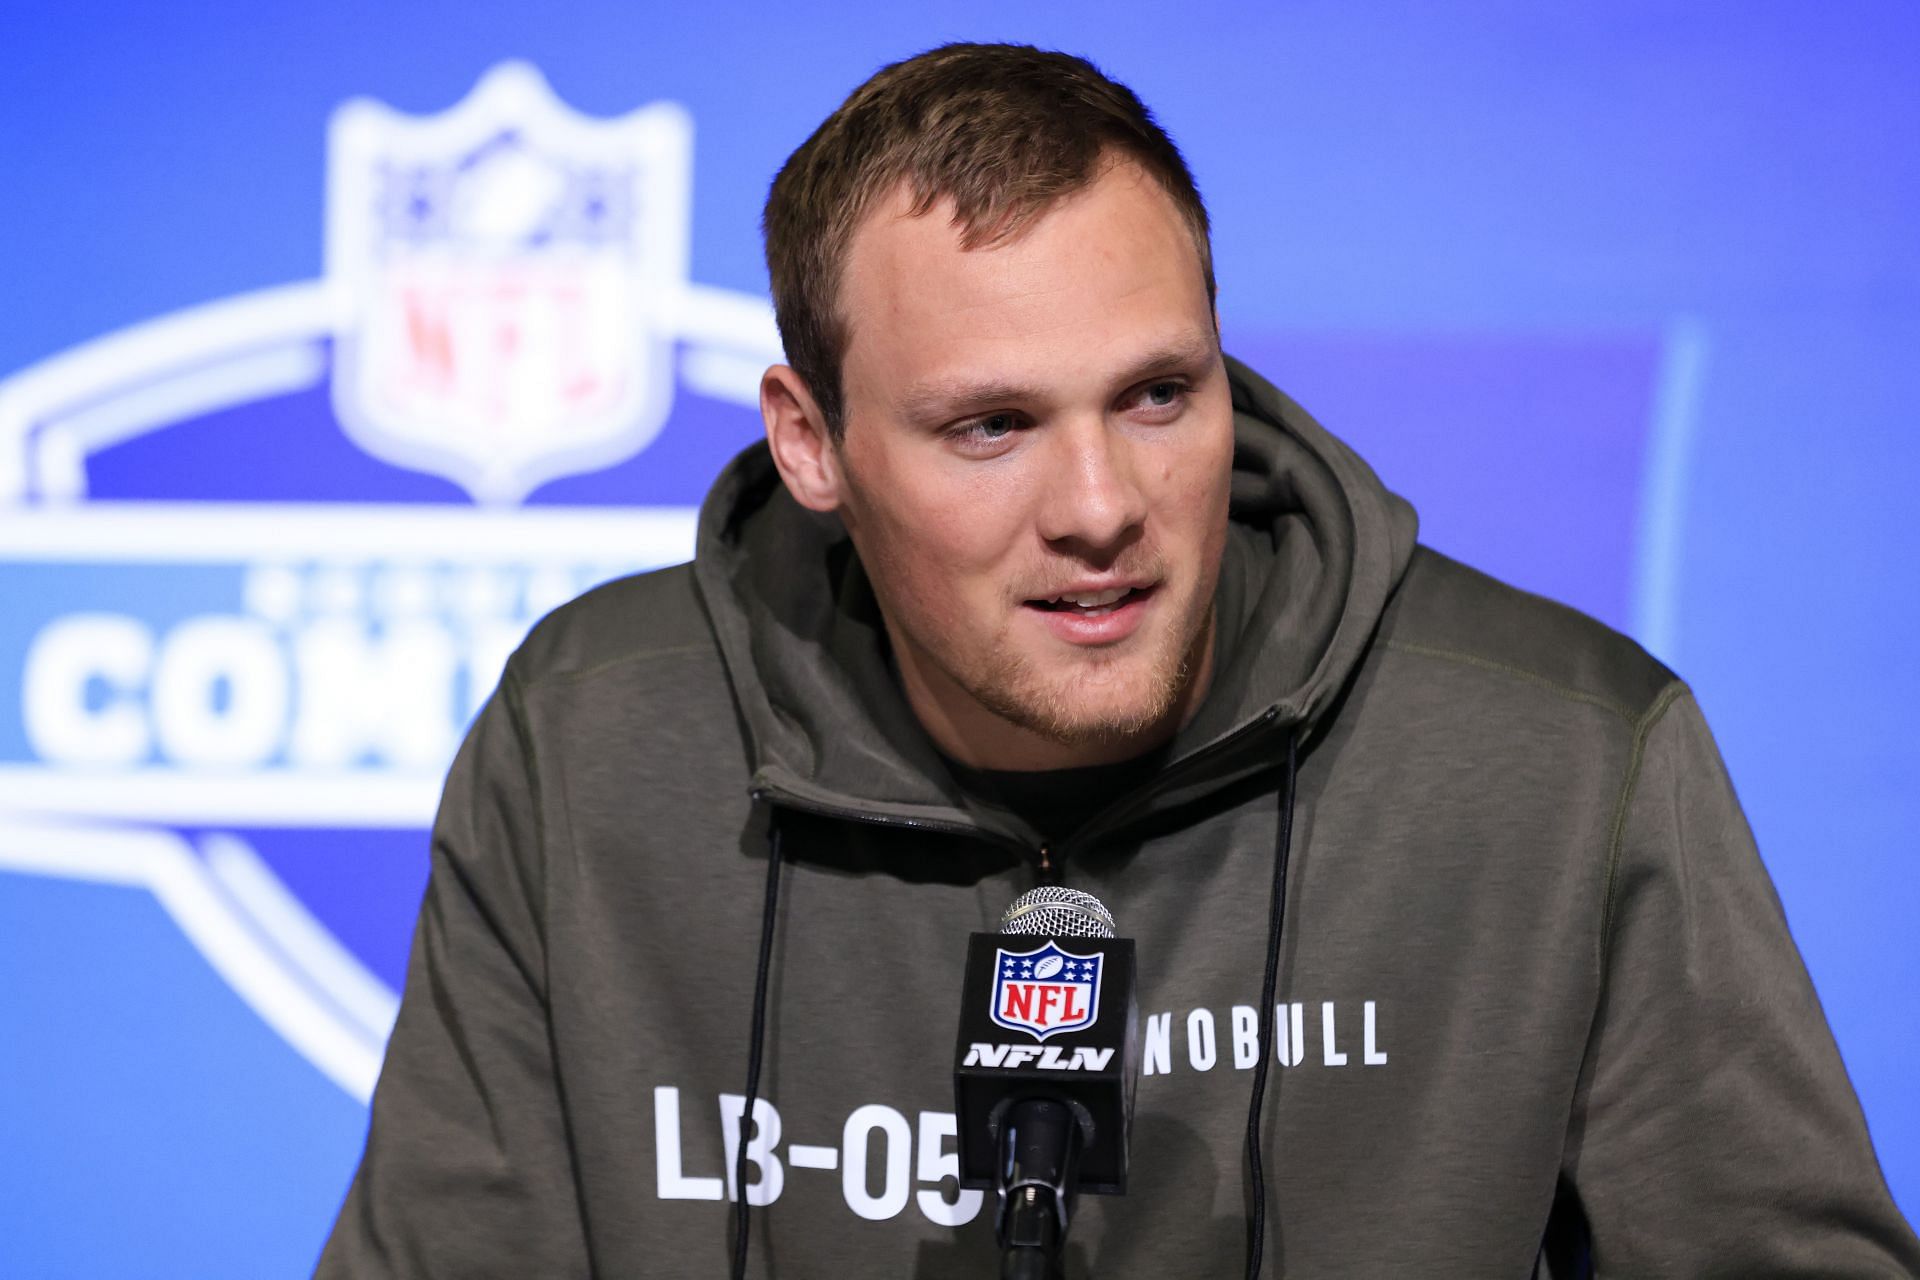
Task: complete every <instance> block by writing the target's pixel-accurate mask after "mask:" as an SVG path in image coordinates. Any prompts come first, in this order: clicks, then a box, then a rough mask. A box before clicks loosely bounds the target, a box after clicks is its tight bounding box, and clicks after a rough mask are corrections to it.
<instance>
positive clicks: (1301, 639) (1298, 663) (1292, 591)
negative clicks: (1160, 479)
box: [694, 358, 1417, 843]
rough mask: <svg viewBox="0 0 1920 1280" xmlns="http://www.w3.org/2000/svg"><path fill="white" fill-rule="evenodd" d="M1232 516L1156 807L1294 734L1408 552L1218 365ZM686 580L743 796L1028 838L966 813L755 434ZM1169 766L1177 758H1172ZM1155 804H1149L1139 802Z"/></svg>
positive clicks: (1331, 454)
mask: <svg viewBox="0 0 1920 1280" xmlns="http://www.w3.org/2000/svg"><path fill="white" fill-rule="evenodd" d="M1227 369H1228V375H1229V378H1230V381H1231V383H1232V387H1233V407H1234V458H1233V471H1234V474H1233V488H1232V507H1231V520H1232V527H1231V529H1230V536H1229V537H1228V539H1227V544H1226V551H1225V555H1224V559H1223V562H1222V565H1221V576H1220V586H1219V588H1218V592H1217V595H1216V601H1215V603H1216V627H1217V631H1216V636H1215V645H1216V650H1215V664H1214V676H1213V681H1212V684H1211V685H1210V687H1209V689H1208V693H1207V696H1206V698H1205V699H1204V701H1203V702H1202V704H1201V707H1200V710H1199V711H1198V713H1197V714H1196V715H1195V717H1194V719H1193V720H1192V721H1191V722H1190V723H1189V724H1188V725H1187V726H1186V727H1185V728H1183V729H1182V730H1181V731H1180V733H1179V734H1178V735H1177V736H1176V737H1175V739H1174V742H1173V744H1172V747H1171V750H1170V752H1169V754H1168V768H1167V770H1166V771H1165V772H1164V774H1163V777H1166V778H1168V779H1170V780H1174V781H1177V783H1178V785H1177V786H1175V785H1172V783H1171V782H1170V785H1169V786H1167V787H1165V788H1163V789H1162V790H1163V791H1164V792H1165V801H1166V802H1167V803H1174V802H1177V801H1180V800H1184V799H1188V798H1191V796H1192V795H1193V794H1194V793H1196V792H1197V791H1203V790H1208V789H1211V788H1213V787H1217V786H1221V785H1225V784H1226V783H1228V782H1229V781H1232V780H1233V779H1235V778H1237V777H1239V776H1241V775H1242V774H1243V773H1245V772H1246V771H1247V767H1249V766H1245V765H1243V764H1237V763H1236V759H1237V758H1238V757H1240V756H1244V755H1245V754H1246V753H1243V752H1236V751H1232V750H1229V749H1228V748H1230V747H1231V746H1232V745H1234V744H1236V743H1240V742H1245V741H1248V740H1250V739H1253V738H1256V737H1258V736H1259V735H1258V734H1257V732H1256V731H1257V730H1258V729H1259V728H1260V727H1262V726H1273V727H1276V728H1281V727H1299V726H1311V725H1313V724H1314V722H1315V721H1317V720H1318V718H1319V717H1320V716H1321V715H1323V714H1324V713H1325V711H1326V709H1327V707H1328V705H1329V703H1331V702H1332V700H1333V699H1334V697H1335V696H1336V695H1337V694H1338V692H1339V690H1340V689H1341V687H1342V686H1344V684H1345V683H1346V681H1347V678H1348V676H1349V675H1350V674H1351V673H1352V671H1353V670H1354V668H1355V667H1356V666H1357V665H1358V663H1359V660H1360V658H1361V655H1362V654H1363V653H1364V652H1365V650H1366V647H1367V645H1368V643H1369V641H1370V639H1371V637H1372V634H1373V631H1374V627H1375V625H1376V624H1377V623H1378V621H1379V618H1380V615H1381V612H1382V610H1383V609H1384V608H1385V606H1386V602H1387V599H1388V597H1389V596H1390V595H1391V593H1392V591H1393V588H1394V586H1395V585H1396V584H1397V583H1398V581H1399V579H1400V576H1401V574H1402V573H1403V572H1404V571H1405V569H1406V566H1407V562H1408V560H1409V559H1410V558H1411V556H1412V553H1413V544H1414V537H1415V532H1416V527H1417V526H1416V521H1415V517H1414V512H1413V508H1412V507H1411V506H1410V505H1408V504H1407V503H1406V501H1405V500H1403V499H1401V498H1399V497H1398V496H1396V495H1394V494H1392V493H1390V492H1388V491H1387V489H1386V488H1385V487H1384V486H1382V485H1381V483H1380V481H1379V480H1378V478H1377V477H1376V476H1375V475H1374V474H1373V471H1372V470H1371V469H1370V468H1369V467H1368V466H1367V464H1366V463H1365V462H1363V461H1361V460H1360V458H1359V456H1358V455H1356V454H1355V453H1354V452H1353V451H1352V450H1350V449H1348V448H1347V447H1346V446H1345V445H1344V444H1342V443H1341V442H1340V441H1339V440H1337V439H1335V438H1334V437H1333V436H1332V435H1330V434H1329V433H1328V432H1327V431H1326V430H1325V429H1324V428H1322V427H1321V426H1320V425H1319V424H1318V423H1316V422H1315V421H1313V419H1312V418H1311V417H1309V416H1308V415H1307V413H1306V412H1305V411H1304V410H1302V409H1301V408H1300V407H1299V406H1298V405H1296V404H1295V403H1294V402H1293V401H1292V400H1290V399H1289V398H1287V397H1286V396H1285V395H1284V394H1282V393H1281V392H1280V391H1278V390H1277V389H1275V388H1274V387H1273V386H1272V385H1271V384H1269V383H1267V382H1266V381H1265V380H1264V379H1262V378H1261V377H1260V376H1259V375H1258V374H1255V373H1254V372H1252V371H1251V370H1250V369H1248V368H1246V366H1244V365H1242V364H1240V363H1239V362H1238V361H1236V360H1233V359H1231V358H1229V359H1228V360H1227ZM694 576H695V580H696V582H697V583H698V585H699V590H700V593H701V597H702V599H703V601H704V602H705V605H706V609H707V615H708V617H709V619H710V621H711V624H712V626H713V629H714V633H715V636H716V638H717V639H718V642H719V646H720V651H721V655H722V658H723V660H724V662H725V664H726V668H727V674H728V678H729V680H730V681H731V683H732V686H733V691H734V697H735V700H736V704H737V706H738V709H739V713H740V716H741V718H742V720H743V721H744V723H745V726H746V729H747V734H748V740H749V744H750V749H751V751H752V763H753V770H754V772H753V785H754V787H755V789H756V790H757V791H759V792H762V793H766V794H769V795H770V796H771V797H772V798H774V799H777V800H782V801H785V802H787V803H791V804H799V805H801V806H803V807H808V808H812V809H815V810H819V811H823V812H829V813H843V814H845V815H846V816H849V817H864V818H869V819H878V820H891V821H896V822H904V823H917V824H923V825H929V826H942V827H956V828H965V829H969V830H979V829H982V828H983V827H984V828H985V829H988V830H991V831H993V832H994V833H995V834H998V835H1001V836H1004V837H1006V838H1009V839H1013V840H1016V841H1020V842H1022V843H1025V842H1027V841H1028V839H1029V837H1030V833H1026V832H1024V831H1022V830H1019V829H1017V828H1018V824H1015V826H1014V827H1009V826H1008V825H1007V824H1006V823H1005V822H1003V821H1000V820H998V819H999V818H1001V817H1002V816H1003V815H982V814H976V813H972V812H969V811H968V808H967V803H966V800H965V798H964V797H963V795H962V793H961V791H960V788H959V787H958V785H957V784H956V783H955V781H954V779H953V778H952V776H951V775H950V773H949V771H948V769H947V767H946V764H945V762H944V761H943V760H942V758H941V757H940V755H939V753H938V752H937V751H936V750H935V749H934V747H933V744H932V742H931V741H930V740H929V739H928V737H927V736H926V734H925V733H924V732H923V731H922V730H921V728H920V725H919V722H918V721H917V720H916V719H915V717H914V715H913V713H912V710H911V709H910V708H909V707H908V705H907V702H906V698H905V695H904V694H903V693H902V692H901V691H900V689H899V686H898V685H897V683H896V682H895V679H894V676H893V674H892V671H891V667H890V663H889V661H888V658H887V645H886V634H885V628H884V626H883V624H882V621H881V618H880V613H879V609H878V606H877V604H876V603H875V601H874V598H873V592H872V589H871V587H870V586H869V584H868V582H867V578H866V574H865V572H864V571H863V570H862V568H861V565H860V562H859V558H858V557H857V556H856V555H855V554H854V552H853V546H852V543H851V542H850V541H849V540H848V538H847V537H846V534H845V533H844V531H843V530H842V529H841V527H840V524H839V521H838V520H837V519H835V518H833V517H830V516H824V517H823V516H820V515H817V514H815V513H812V512H809V511H807V510H805V509H804V508H802V507H801V506H800V505H799V504H798V503H796V502H794V501H793V500H792V498H791V497H789V496H788V494H787V492H786V489H785V488H784V486H783V485H782V484H781V483H780V479H779V475H778V473H777V471H776V470H775V469H774V465H773V459H772V456H771V454H770V453H769V452H768V450H767V447H766V445H765V443H764V442H761V443H756V444H754V445H753V446H751V447H750V448H748V449H746V450H745V451H744V452H742V453H741V454H740V455H739V456H738V457H736V458H735V459H734V460H733V461H732V462H731V463H730V464H729V465H728V466H727V468H726V470H725V471H723V472H722V473H721V476H720V478H719V480H718V481H716V482H715V484H714V487H713V489H712V491H711V492H710V493H709V494H708V497H707V500H706V502H705V504H704V505H703V506H702V508H701V512H700V523H699V533H698V538H697V543H696V550H695V554H694ZM1183 766H1184V767H1183ZM1146 807H1148V808H1158V807H1160V806H1159V805H1158V804H1154V805H1150V806H1146Z"/></svg>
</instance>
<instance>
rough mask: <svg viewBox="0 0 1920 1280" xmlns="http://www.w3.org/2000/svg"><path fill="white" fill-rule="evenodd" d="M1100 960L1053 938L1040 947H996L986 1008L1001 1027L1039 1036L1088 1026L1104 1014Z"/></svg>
mask: <svg viewBox="0 0 1920 1280" xmlns="http://www.w3.org/2000/svg"><path fill="white" fill-rule="evenodd" d="M1100 961H1101V957H1100V956H1099V955H1097V954H1096V955H1090V956H1081V955H1075V954H1074V953H1073V952H1071V951H1063V950H1061V949H1060V947H1059V946H1058V945H1057V944H1055V943H1052V942H1049V943H1047V945H1045V946H1044V947H1041V948H1040V949H1039V950H1037V951H1009V950H1007V949H1006V948H1005V947H1000V948H997V949H996V954H995V957H994V978H993V1007H992V1009H990V1010H989V1011H988V1012H989V1013H990V1014H991V1015H992V1017H993V1020H994V1022H995V1023H997V1024H998V1025H1000V1026H1003V1027H1005V1028H1007V1030H1009V1031H1024V1032H1026V1033H1027V1034H1029V1035H1031V1036H1032V1037H1033V1038H1034V1039H1036V1040H1045V1039H1046V1038H1047V1037H1048V1036H1051V1035H1058V1034H1059V1033H1060V1032H1062V1031H1078V1030H1080V1029H1081V1028H1082V1027H1090V1026H1092V1025H1093V1021H1094V1019H1095V1018H1097V1017H1099V1016H1100Z"/></svg>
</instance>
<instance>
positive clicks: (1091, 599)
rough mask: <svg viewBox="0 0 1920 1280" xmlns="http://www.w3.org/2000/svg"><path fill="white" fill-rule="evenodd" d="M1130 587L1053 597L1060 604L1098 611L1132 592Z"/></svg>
mask: <svg viewBox="0 0 1920 1280" xmlns="http://www.w3.org/2000/svg"><path fill="white" fill-rule="evenodd" d="M1132 590H1133V588H1132V587H1112V588H1109V589H1108V590H1106V591H1089V592H1087V593H1085V594H1084V595H1069V596H1056V597H1054V598H1055V599H1056V600H1058V601H1059V602H1060V603H1062V604H1070V605H1076V606H1078V607H1079V608H1082V609H1098V608H1101V607H1103V606H1105V605H1110V604H1112V603H1114V602H1115V601H1117V600H1119V599H1120V598H1121V597H1122V596H1125V595H1126V594H1127V593H1128V592H1130V591H1132Z"/></svg>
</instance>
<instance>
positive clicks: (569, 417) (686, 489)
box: [0, 63, 780, 1099]
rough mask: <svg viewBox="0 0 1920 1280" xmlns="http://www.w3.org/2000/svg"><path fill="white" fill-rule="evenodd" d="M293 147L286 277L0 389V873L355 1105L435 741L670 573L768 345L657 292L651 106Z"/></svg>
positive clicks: (403, 124)
mask: <svg viewBox="0 0 1920 1280" xmlns="http://www.w3.org/2000/svg"><path fill="white" fill-rule="evenodd" d="M329 147H330V158H329V163H328V196H327V210H326V225H327V240H326V273H325V276H324V278H323V279H320V280H316V281H303V282H298V283H294V284H288V285H281V286H277V287H272V288H266V289H262V290H261V291H259V292H255V293H249V294H244V295H240V296H236V297H229V298H224V299H220V300H217V301H212V302H209V303H207V304H205V305H202V306H198V307H194V308H192V309H190V310H187V311H184V312H178V313H174V314H171V315H167V316H162V317H159V318H157V319H154V320H151V321H148V322H146V323H143V324H139V325H136V326H134V327H133V328H131V329H127V330H123V331H120V332H117V333H113V334H110V335H107V336H104V337H102V338H99V339H97V340H95V341H92V342H89V343H87V344H84V345H82V346H81V347H78V348H75V349H72V350H69V351H67V352H65V353H62V354H60V355H57V356H55V357H53V358H51V359H48V360H46V361H44V362H42V363H40V364H38V365H35V366H33V367H31V368H28V369H26V370H24V371H22V372H20V373H17V374H15V375H14V376H12V377H10V378H8V379H6V380H5V381H4V382H0V597H4V598H5V599H6V600H7V602H8V607H7V609H6V610H5V611H4V612H3V613H0V870H7V871H12V872H15V873H26V874H37V875H45V876H52V877H60V878H64V879H67V880H70V881H82V882H92V883H95V884H105V885H114V886H123V887H131V888H136V889H144V890H146V891H149V892H151V893H152V894H153V895H154V897H155V899H156V900H157V901H158V903H159V904H160V906H161V907H162V908H163V909H164V910H165V912H166V914H167V916H168V917H169V918H170V919H171V920H172V921H173V922H174V923H175V924H176V925H178V927H179V929H180V930H181V931H182V932H183V933H184V934H185V936H186V937H187V938H188V939H189V940H190V941H191V942H192V944H193V945H194V947H196V948H197V949H198V951H199V952H200V953H201V954H202V955H203V956H204V957H205V959H206V961H207V962H208V963H209V964H210V965H211V966H212V967H213V969H214V970H215V971H216V972H217V973H219V974H220V975H221V977H223V978H224V979H225V980H226V981H227V983H228V984H229V985H230V987H231V988H232V989H233V991H234V992H235V993H237V995H238V996H239V997H240V998H241V999H242V1000H244V1001H245V1002H246V1005H247V1006H248V1007H250V1008H251V1009H252V1010H253V1011H254V1012H255V1013H257V1014H258V1015H259V1017H260V1018H261V1019H263V1020H264V1021H265V1022H266V1024H267V1025H269V1026H270V1027H272V1028H273V1029H274V1030H275V1031H276V1032H277V1033H278V1034H279V1036H280V1037H281V1039H283V1040H284V1041H285V1042H286V1043H287V1044H290V1045H292V1046H293V1047H294V1048H295V1049H296V1050H297V1051H298V1052H299V1053H300V1054H302V1055H303V1056H304V1057H305V1058H306V1059H307V1060H308V1061H310V1062H311V1063H312V1064H313V1065H314V1066H315V1067H316V1068H318V1069H319V1070H320V1071H321V1072H322V1073H324V1074H325V1076H326V1077H328V1078H329V1079H331V1080H333V1081H334V1082H335V1083H337V1084H338V1085H339V1086H340V1087H341V1088H342V1089H344V1090H346V1091H347V1092H348V1093H350V1094H351V1095H353V1096H354V1097H356V1098H360V1099H365V1098H366V1097H367V1096H368V1095H369V1093H370V1092H371V1090H372V1087H373V1082H374V1078H375V1076H376V1074H377V1072H378V1069H379V1063H380V1058H381V1055H382V1053H383V1051H384V1047H385V1043H386V1037H387V1035H388V1032H389V1030H390V1028H391V1026H392V1023H393V1018H394V1013H395V1009H396V1006H397V1000H396V996H395V991H396V990H397V987H398V983H399V980H400V976H401V973H402V971H403V969H404V964H405V951H406V942H407V938H408V936H409V934H410V932H411V921H412V915H413V912H414V909H415V907H416V905H417V903H418V901H419V889H420V885H421V883H422V881H423V880H424V875H425V866H426V851H427V841H426V838H425V836H424V834H423V832H424V829H425V828H426V827H427V826H428V825H429V824H430V823H431V821H432V817H433V810H434V806H435V803H436V800H437V796H438V792H439V788H440V784H441V780H442V778H443V777H444V775H445V771H446V768H447V765H448V763H449V762H450V760H451V758H452V753H453V751H454V749H455V747H456V746H457V744H458V742H459V740H460V737H461V735H462V733H463V732H464V730H465V726H466V725H467V723H468V722H469V720H470V719H471V718H472V716H473V714H474V712H475V711H476V710H477V708H478V707H479V705H480V704H481V702H482V701H483V700H484V699H485V698H486V697H487V696H488V694H489V693H490V691H491V689H492V688H493V685H494V683H495V682H496V680H497V679H498V677H499V673H500V669H501V666H502V664H503V663H504V661H505V660H506V657H507V655H508V654H509V653H510V652H511V651H512V650H513V648H514V646H515V645H516V644H518V643H519V640H520V638H521V637H522V636H523V635H524V634H525V632H526V630H527V628H528V627H529V626H530V625H531V624H532V623H533V622H534V621H536V620H537V619H538V618H539V617H540V616H541V615H542V614H543V613H545V612H546V611H547V610H549V609H552V608H553V607H555V606H556V605H558V604H560V603H562V602H563V601H565V600H567V599H569V598H570V597H572V596H574V595H576V594H578V593H579V592H581V591H583V590H585V589H586V588H588V587H591V586H593V585H595V584H596V583H598V582H601V581H604V580H606V579H607V578H610V577H614V576H617V575H620V574H625V573H630V572H634V571H637V570H642V569H647V568H652V567H656V566H659V565H663V564H667V563H672V562H675V561H679V560H684V559H686V558H687V557H688V556H689V555H691V553H692V549H693V525H694V513H695V509H696V506H697V503H698V501H699V497H700V495H701V493H702V492H703V490H704V488H705V486H706V483H707V481H708V480H709V479H710V478H711V477H712V476H713V475H714V474H715V473H716V472H717V471H718V470H719V469H720V466H721V465H722V464H723V462H724V461H725V459H726V457H727V456H729V455H730V454H731V453H732V452H734V451H735V450H737V449H738V448H739V447H741V446H742V445H744V444H745V443H747V442H748V441H749V440H751V439H752V438H753V437H754V435H755V434H756V433H757V430H758V418H757V415H756V414H754V413H753V412H752V410H753V409H754V407H755V405H756V403H757V394H758V392H757V387H758V381H759V375H760V372H761V370H762V369H764V368H765V366H766V365H767V364H768V363H771V362H774V361H777V360H778V359H780V346H779V341H778V337H777V334H776V332H775V328H774V324H773V318H772V314H771V311H770V309H769V308H768V306H767V304H766V302H765V301H764V299H762V298H759V297H755V296H751V295H747V294H737V293H731V292H727V291H724V290H719V289H713V288H706V287H702V286H700V285H696V284H694V283H692V282H690V281H689V280H688V279H687V264H688V243H689V225H690V211H691V206H692V192H691V189H690V185H689V183H690V174H691V172H692V126H691V123H690V121H689V119H688V116H687V113H686V112H685V111H684V110H683V109H681V108H680V107H679V106H677V105H675V104H672V103H656V104H653V105H651V106H646V107H642V108H641V109H639V110H636V111H634V112H632V113H630V114H628V115H625V116H622V117H619V118H616V119H609V120H596V119H589V118H586V117H583V116H581V115H579V114H577V113H576V112H574V111H572V110H571V109H569V108H568V107H566V106H565V105H563V104H562V103H560V102H559V101H558V100H557V99H555V98H554V96H553V95H552V93H551V92H550V91H549V89H548V87H547V85H546V83H545V81H544V80H543V79H542V78H541V77H540V75H539V74H538V73H537V72H536V71H534V69H533V68H531V67H529V66H527V65H525V64H518V63H515V64H508V65H504V66H502V67H499V68H496V69H495V70H494V71H492V72H491V73H489V74H488V75H487V76H485V77H484V78H483V79H482V80H481V82H480V83H479V85H478V86H477V87H476V88H475V89H474V91H473V92H472V93H471V94H470V95H469V96H468V98H467V99H466V100H465V101H463V102H461V103H459V104H457V105H456V106H454V107H453V108H452V109H450V110H447V111H445V112H443V113H441V114H438V115H434V116H427V117H409V116H403V115H400V114H398V113H396V112H394V111H392V110H390V109H388V108H386V107H384V106H381V105H379V104H376V103H371V102H365V101H356V102H352V103H349V104H347V105H345V106H343V107H341V108H340V109H339V110H338V112H337V113H336V116H335V119H334V122H333V126H332V129H331V132H330V140H329ZM643 455H644V456H643Z"/></svg>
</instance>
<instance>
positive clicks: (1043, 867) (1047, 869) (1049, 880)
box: [1040, 844, 1060, 884]
mask: <svg viewBox="0 0 1920 1280" xmlns="http://www.w3.org/2000/svg"><path fill="white" fill-rule="evenodd" d="M1040 879H1041V881H1042V883H1045V884H1058V883H1059V882H1060V878H1059V876H1057V875H1055V874H1054V870H1053V846H1051V845H1046V844H1043V845H1041V846H1040Z"/></svg>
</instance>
